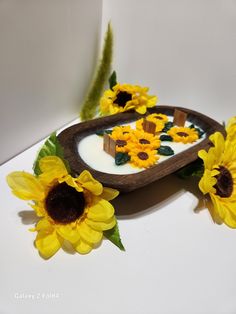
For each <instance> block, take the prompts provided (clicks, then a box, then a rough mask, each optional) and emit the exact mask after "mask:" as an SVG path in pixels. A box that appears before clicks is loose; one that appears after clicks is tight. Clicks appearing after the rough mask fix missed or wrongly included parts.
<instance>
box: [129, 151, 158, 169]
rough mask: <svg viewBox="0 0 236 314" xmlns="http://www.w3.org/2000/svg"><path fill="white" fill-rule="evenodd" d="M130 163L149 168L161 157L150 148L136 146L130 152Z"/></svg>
mask: <svg viewBox="0 0 236 314" xmlns="http://www.w3.org/2000/svg"><path fill="white" fill-rule="evenodd" d="M129 155H130V164H131V165H132V166H134V167H138V168H149V167H151V166H153V165H155V163H156V162H157V160H158V159H159V157H158V156H157V155H156V151H155V150H151V149H150V148H139V147H137V148H134V149H132V151H130V152H129Z"/></svg>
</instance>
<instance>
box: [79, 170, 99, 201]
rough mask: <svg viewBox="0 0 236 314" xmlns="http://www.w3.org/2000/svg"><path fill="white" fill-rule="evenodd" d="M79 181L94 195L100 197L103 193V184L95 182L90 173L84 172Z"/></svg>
mask: <svg viewBox="0 0 236 314" xmlns="http://www.w3.org/2000/svg"><path fill="white" fill-rule="evenodd" d="M77 180H78V182H80V183H81V185H82V186H83V187H84V188H85V189H87V190H89V191H90V192H92V193H93V194H94V195H100V194H101V193H102V190H103V187H102V184H101V183H100V182H98V181H97V180H95V179H94V178H93V176H92V175H91V173H90V172H89V171H87V170H84V171H83V172H82V173H81V174H80V176H79V177H78V179H77Z"/></svg>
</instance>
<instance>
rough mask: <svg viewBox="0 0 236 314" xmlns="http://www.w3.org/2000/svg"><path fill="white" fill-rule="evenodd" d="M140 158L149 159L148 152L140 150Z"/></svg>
mask: <svg viewBox="0 0 236 314" xmlns="http://www.w3.org/2000/svg"><path fill="white" fill-rule="evenodd" d="M137 156H138V158H139V159H141V160H147V159H148V154H147V153H145V152H140V153H138V155H137Z"/></svg>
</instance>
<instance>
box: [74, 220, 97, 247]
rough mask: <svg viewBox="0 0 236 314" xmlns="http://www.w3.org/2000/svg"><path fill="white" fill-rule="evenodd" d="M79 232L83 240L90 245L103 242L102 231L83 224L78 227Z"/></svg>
mask: <svg viewBox="0 0 236 314" xmlns="http://www.w3.org/2000/svg"><path fill="white" fill-rule="evenodd" d="M78 231H79V234H80V236H81V239H82V240H84V241H86V242H88V243H91V244H97V243H99V242H100V241H101V240H102V236H103V233H102V232H101V231H97V230H94V229H93V228H91V227H90V226H89V225H87V224H86V223H81V224H80V225H79V226H78Z"/></svg>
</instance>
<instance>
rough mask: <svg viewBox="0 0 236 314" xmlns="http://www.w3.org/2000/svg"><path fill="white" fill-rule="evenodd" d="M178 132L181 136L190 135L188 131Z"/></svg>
mask: <svg viewBox="0 0 236 314" xmlns="http://www.w3.org/2000/svg"><path fill="white" fill-rule="evenodd" d="M176 134H178V135H179V136H183V137H187V136H188V133H185V132H177V133H176Z"/></svg>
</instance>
